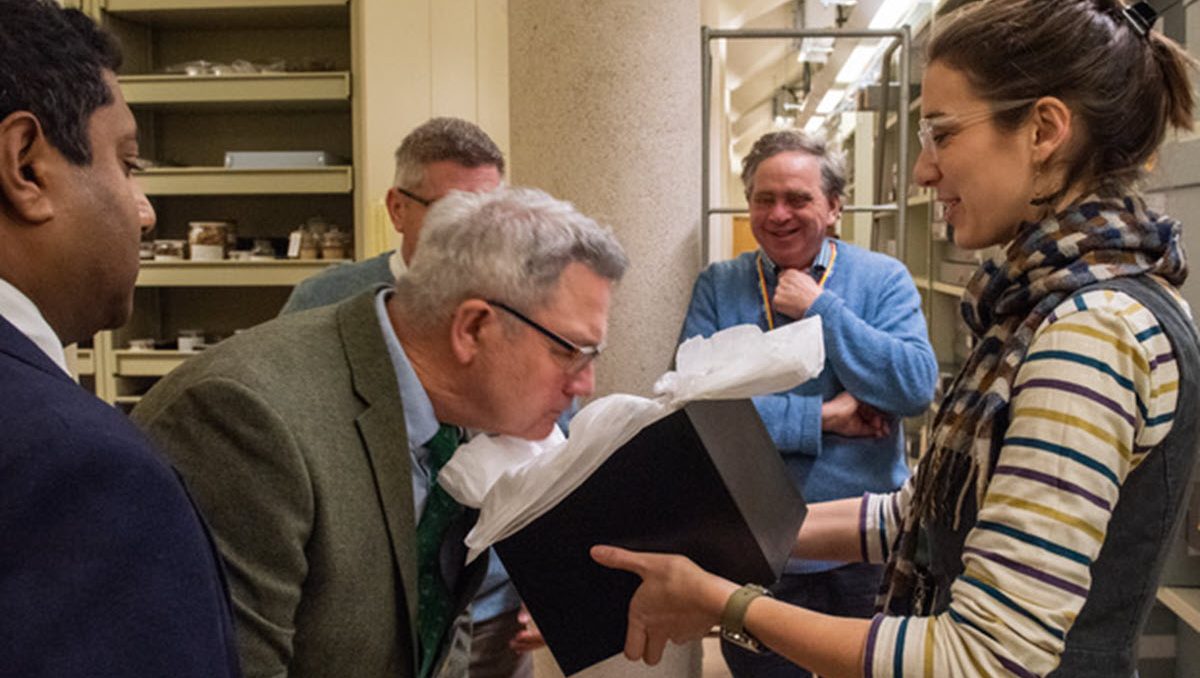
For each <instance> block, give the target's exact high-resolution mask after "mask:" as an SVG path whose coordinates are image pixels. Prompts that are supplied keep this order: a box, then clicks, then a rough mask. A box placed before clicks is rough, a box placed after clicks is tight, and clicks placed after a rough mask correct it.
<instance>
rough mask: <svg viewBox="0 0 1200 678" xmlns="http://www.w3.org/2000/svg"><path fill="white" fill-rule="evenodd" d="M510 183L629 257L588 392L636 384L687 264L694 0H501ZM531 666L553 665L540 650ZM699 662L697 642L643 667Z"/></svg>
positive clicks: (616, 667) (686, 670)
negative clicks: (564, 203)
mask: <svg viewBox="0 0 1200 678" xmlns="http://www.w3.org/2000/svg"><path fill="white" fill-rule="evenodd" d="M508 8H509V14H508V24H509V97H510V101H509V110H510V116H511V117H510V144H511V148H512V155H511V165H512V175H511V176H512V183H514V184H517V185H528V186H536V187H538V188H541V189H543V190H546V191H548V192H549V193H551V194H552V195H554V196H555V197H558V198H562V199H565V200H570V201H571V202H573V203H575V205H576V206H577V207H578V208H579V209H580V210H581V211H583V212H584V213H585V214H587V215H589V216H591V217H593V218H595V219H597V220H598V221H600V222H602V223H606V224H609V225H611V226H612V227H613V229H614V230H615V231H616V233H617V237H618V238H619V239H620V240H621V243H622V244H623V245H624V246H625V249H626V251H627V252H628V253H629V256H630V259H631V260H632V262H633V266H632V268H631V269H630V271H629V273H628V274H627V275H626V278H625V280H624V282H623V283H622V284H621V286H620V288H619V289H618V291H617V294H616V297H615V299H614V304H613V308H612V313H611V319H610V323H609V335H608V345H609V347H610V348H609V350H608V352H607V353H606V354H605V356H604V357H603V358H602V360H601V362H600V363H599V365H598V369H597V381H598V384H597V394H598V395H604V394H606V393H613V392H624V393H636V394H640V395H648V394H649V393H650V388H651V386H652V385H653V383H654V380H655V379H656V378H657V377H658V376H659V375H660V374H662V373H663V372H664V371H665V370H666V369H667V368H668V367H669V366H670V364H671V359H672V357H673V356H674V353H675V340H676V338H677V336H678V333H679V328H680V325H681V323H682V321H683V314H684V311H685V310H686V306H687V302H688V298H689V297H690V295H691V286H692V282H693V281H694V280H695V277H696V274H697V273H699V270H700V242H699V235H698V233H699V221H700V220H699V217H698V216H697V215H698V214H699V210H700V0H671V2H647V1H646V0H590V1H588V2H563V1H562V0H509V3H508ZM537 659H538V662H537V674H538V676H539V678H543V677H547V676H553V675H554V674H555V673H557V670H556V667H554V666H553V662H552V660H551V659H550V657H549V655H548V653H545V652H542V653H539V655H538V656H537ZM580 675H582V676H588V678H592V677H593V676H620V677H622V678H625V677H626V676H642V675H645V676H699V675H700V647H699V644H698V643H697V644H693V645H689V646H684V647H681V646H676V645H669V646H668V651H667V654H666V656H665V657H664V659H663V662H662V663H661V664H659V666H657V667H655V668H654V669H647V668H645V667H644V665H634V664H631V663H629V662H628V661H627V660H625V658H624V657H613V658H612V659H610V660H608V661H606V662H603V663H602V664H599V665H597V666H595V667H593V668H592V669H589V670H588V671H585V672H583V673H582V674H580Z"/></svg>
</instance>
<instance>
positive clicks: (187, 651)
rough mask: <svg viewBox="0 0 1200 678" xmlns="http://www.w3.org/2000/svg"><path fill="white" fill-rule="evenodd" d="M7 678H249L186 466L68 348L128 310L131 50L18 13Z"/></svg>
mask: <svg viewBox="0 0 1200 678" xmlns="http://www.w3.org/2000/svg"><path fill="white" fill-rule="evenodd" d="M0 17H2V19H0V535H2V537H0V540H2V543H3V546H2V547H0V639H2V640H0V648H2V649H0V675H4V676H22V677H23V678H24V677H28V676H56V677H57V676H84V675H86V676H195V677H197V678H212V677H223V676H236V675H239V670H238V663H237V655H236V651H235V643H234V636H233V628H232V624H231V617H230V609H229V602H228V598H227V594H226V587H225V582H224V579H223V576H222V574H221V569H220V564H219V557H218V555H217V552H216V550H215V548H214V545H213V543H212V541H211V539H210V538H209V535H208V533H207V531H206V529H205V527H204V524H203V522H202V521H201V518H200V516H199V514H198V513H197V511H196V509H195V507H194V506H193V505H192V503H191V501H190V499H189V497H188V495H187V492H186V491H185V490H184V487H183V485H182V483H181V482H180V481H179V478H178V477H177V476H176V475H175V473H174V472H173V471H172V470H171V468H170V466H168V465H167V463H166V462H165V461H164V460H163V459H162V458H161V457H160V456H159V455H158V454H157V453H156V452H155V451H154V450H153V449H152V448H151V447H150V445H149V443H148V442H147V441H146V440H145V439H144V438H143V437H142V436H141V434H139V432H138V431H137V430H136V429H135V428H134V427H133V425H132V424H130V423H129V421H128V420H127V419H126V418H125V417H124V416H123V415H121V414H120V413H119V412H117V411H116V410H114V409H112V408H111V407H109V406H107V405H105V404H104V403H102V402H100V401H99V400H97V399H96V398H95V397H93V396H92V395H90V394H88V393H87V392H85V391H84V390H83V389H81V388H80V387H79V386H78V385H77V384H75V383H74V382H73V381H72V380H71V378H70V376H69V375H68V373H67V371H66V367H65V359H64V355H63V344H64V343H70V342H74V341H78V340H81V339H87V338H90V337H91V336H92V335H93V334H94V333H95V332H96V331H98V330H101V329H105V328H112V327H117V326H119V325H121V324H123V323H124V322H125V321H126V319H127V318H128V316H129V313H130V310H131V307H132V301H133V284H134V280H135V279H136V277H137V268H138V239H139V231H140V228H139V210H138V200H139V198H144V196H141V194H140V191H139V190H138V189H137V187H136V186H135V185H134V183H133V180H132V178H131V175H130V170H131V168H132V167H133V166H134V164H135V163H136V159H137V155H138V145H137V126H136V124H135V122H134V119H133V115H132V113H131V112H130V110H129V107H128V106H127V105H126V104H125V101H124V99H123V98H122V97H121V91H120V89H119V88H118V86H117V81H116V77H115V76H114V72H115V70H116V68H117V67H118V65H119V62H120V53H119V50H118V49H117V47H116V45H115V43H114V42H113V41H112V40H111V38H110V37H109V36H107V35H106V34H104V33H102V32H100V31H99V30H98V29H97V28H96V27H95V26H94V25H93V24H92V23H91V22H90V21H89V20H88V19H87V18H86V17H85V16H84V15H83V14H81V13H79V12H77V11H69V10H68V11H64V10H62V9H60V8H59V7H58V5H57V4H56V3H54V2H53V1H50V0H0Z"/></svg>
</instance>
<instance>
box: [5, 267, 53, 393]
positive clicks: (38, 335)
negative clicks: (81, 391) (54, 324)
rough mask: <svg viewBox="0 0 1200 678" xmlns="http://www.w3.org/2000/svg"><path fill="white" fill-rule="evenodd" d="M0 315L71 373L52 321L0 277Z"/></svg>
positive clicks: (19, 291)
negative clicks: (47, 319) (51, 323)
mask: <svg viewBox="0 0 1200 678" xmlns="http://www.w3.org/2000/svg"><path fill="white" fill-rule="evenodd" d="M0 317H3V318H4V319H5V320H7V321H8V322H10V323H12V324H13V327H16V328H17V331H18V332H20V333H21V334H24V335H25V336H26V337H29V340H30V341H32V342H33V343H34V345H35V346H37V347H38V348H40V349H42V353H45V354H46V356H47V357H48V358H50V360H51V361H53V362H54V364H55V365H58V366H59V367H60V368H62V371H63V372H65V373H67V374H68V375H70V373H71V371H70V370H68V369H67V356H66V353H64V352H63V347H62V341H60V340H59V338H58V335H57V334H55V333H54V330H53V329H51V327H50V323H48V322H46V318H45V317H43V316H42V312H41V311H39V310H38V307H37V306H35V305H34V303H33V302H32V301H30V300H29V297H27V296H25V294H24V293H23V292H21V290H19V289H17V288H15V287H13V286H12V285H11V284H9V282H8V281H7V280H5V279H3V278H0Z"/></svg>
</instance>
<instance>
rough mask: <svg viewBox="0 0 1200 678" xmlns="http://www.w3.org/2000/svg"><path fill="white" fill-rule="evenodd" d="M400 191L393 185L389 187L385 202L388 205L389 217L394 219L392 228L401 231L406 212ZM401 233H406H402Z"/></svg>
mask: <svg viewBox="0 0 1200 678" xmlns="http://www.w3.org/2000/svg"><path fill="white" fill-rule="evenodd" d="M400 198H401V196H400V193H399V192H398V191H396V187H395V186H393V187H391V188H389V189H388V192H387V195H386V196H385V197H384V204H386V205H387V213H388V218H389V219H391V220H392V228H394V229H396V232H397V233H400V224H401V221H400V219H401V217H402V216H403V214H404V201H403V200H401V199H400ZM400 235H404V234H403V233H400Z"/></svg>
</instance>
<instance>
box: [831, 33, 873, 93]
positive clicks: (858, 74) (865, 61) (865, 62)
mask: <svg viewBox="0 0 1200 678" xmlns="http://www.w3.org/2000/svg"><path fill="white" fill-rule="evenodd" d="M878 48H879V47H878V44H877V43H874V42H872V43H870V44H865V45H859V46H858V47H855V48H854V51H852V52H850V56H849V57H848V58H847V59H846V63H845V64H844V65H843V66H842V70H840V71H838V74H837V82H838V84H839V85H850V84H853V83H856V82H858V81H859V80H861V79H862V77H863V75H864V74H865V73H866V72H867V68H869V67H870V66H871V62H872V61H874V59H875V53H876V51H877V50H878Z"/></svg>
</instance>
